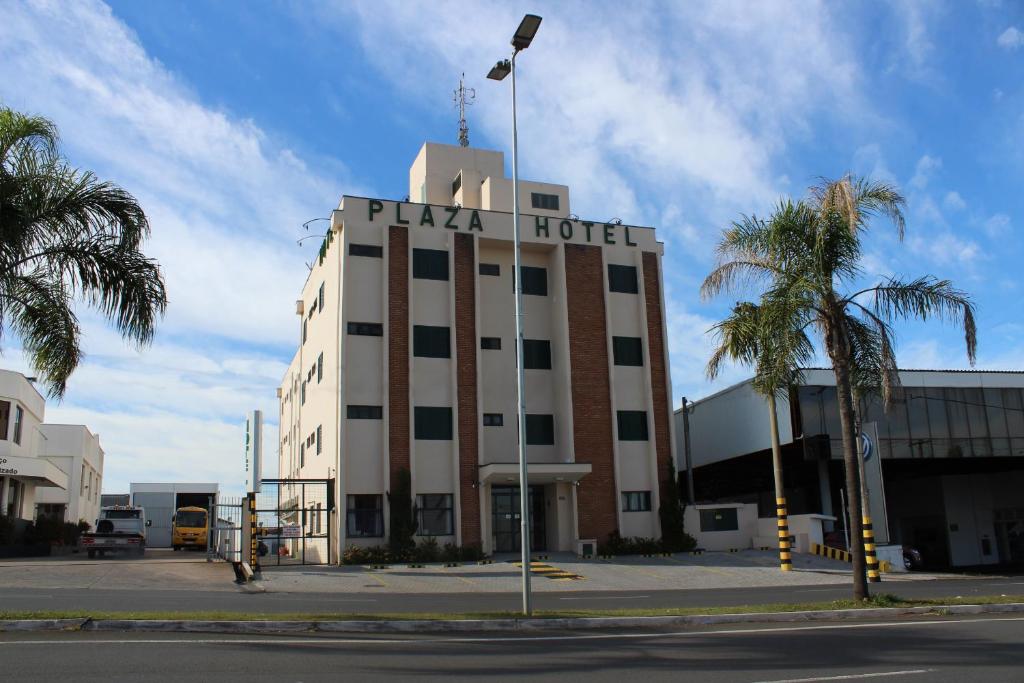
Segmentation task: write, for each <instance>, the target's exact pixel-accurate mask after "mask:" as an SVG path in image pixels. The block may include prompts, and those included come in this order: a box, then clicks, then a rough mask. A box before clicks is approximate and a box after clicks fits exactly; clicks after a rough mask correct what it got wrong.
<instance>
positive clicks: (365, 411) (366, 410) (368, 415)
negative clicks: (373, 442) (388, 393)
mask: <svg viewBox="0 0 1024 683" xmlns="http://www.w3.org/2000/svg"><path fill="white" fill-rule="evenodd" d="M345 419H347V420H383V419H384V406H369V405H359V404H352V403H350V404H348V405H347V406H346V407H345Z"/></svg>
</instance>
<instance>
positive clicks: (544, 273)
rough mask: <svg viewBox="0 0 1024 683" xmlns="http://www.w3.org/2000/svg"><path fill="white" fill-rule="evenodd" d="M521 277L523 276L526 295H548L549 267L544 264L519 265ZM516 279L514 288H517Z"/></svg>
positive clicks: (513, 283)
mask: <svg viewBox="0 0 1024 683" xmlns="http://www.w3.org/2000/svg"><path fill="white" fill-rule="evenodd" d="M519 271H520V277H522V278H523V295H524V296H527V295H528V296H547V295H548V269H547V268H545V267H543V266H519ZM515 284H516V283H515V281H513V282H512V289H513V291H514V290H515Z"/></svg>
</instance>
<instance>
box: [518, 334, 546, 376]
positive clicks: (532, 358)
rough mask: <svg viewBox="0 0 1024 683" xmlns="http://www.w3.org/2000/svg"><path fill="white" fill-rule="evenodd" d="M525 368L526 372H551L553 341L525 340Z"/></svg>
mask: <svg viewBox="0 0 1024 683" xmlns="http://www.w3.org/2000/svg"><path fill="white" fill-rule="evenodd" d="M523 368H524V369H526V370H550V369H551V341H550V340H548V339H524V340H523Z"/></svg>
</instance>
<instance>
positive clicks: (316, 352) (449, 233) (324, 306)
mask: <svg viewBox="0 0 1024 683" xmlns="http://www.w3.org/2000/svg"><path fill="white" fill-rule="evenodd" d="M504 163H505V162H504V156H503V154H502V153H500V152H494V151H487V150H480V149H473V148H468V147H455V146H449V145H441V144H432V143H427V144H425V145H424V146H423V147H422V149H421V150H420V152H419V154H418V156H417V157H416V160H415V161H414V163H413V165H412V167H411V169H410V172H409V195H410V197H411V198H413V200H412V201H401V202H398V201H390V200H383V199H367V198H363V197H351V196H346V197H344V198H343V199H342V200H341V203H340V205H339V207H338V208H337V209H336V210H335V211H334V212H333V213H332V215H331V225H330V229H329V231H328V233H327V235H326V238H325V241H324V244H323V246H322V247H321V250H320V254H319V256H318V258H317V259H316V260H315V261H314V263H313V264H312V267H311V270H310V274H309V278H308V280H307V281H306V284H305V286H304V288H303V290H302V295H301V299H300V300H299V301H298V302H297V303H296V313H297V315H298V317H297V320H296V337H297V341H298V350H297V352H296V354H295V357H294V360H293V361H292V363H291V367H290V368H289V370H288V373H287V375H286V376H285V377H284V379H283V381H282V384H281V386H280V388H279V390H278V395H279V397H280V425H281V428H280V444H279V448H280V451H279V453H280V462H279V472H280V474H281V476H282V477H284V478H290V479H330V480H332V481H333V482H334V485H335V486H336V487H337V488H336V493H335V499H336V500H337V501H338V506H337V507H338V510H337V512H336V513H335V514H333V515H332V521H331V528H332V534H333V535H334V538H333V541H334V543H335V545H334V547H335V548H337V547H339V546H347V545H349V544H353V543H355V544H361V545H377V544H381V543H384V542H386V537H387V530H388V528H389V526H388V525H389V519H388V517H389V513H388V505H387V501H388V494H389V493H390V492H391V491H392V487H393V486H394V485H395V483H396V482H397V481H398V479H399V477H402V476H404V473H405V472H408V474H409V476H410V478H411V489H412V490H411V494H412V496H413V498H414V501H415V505H416V509H417V511H418V532H417V533H418V534H419V535H420V536H421V537H428V536H431V537H434V538H436V539H437V540H438V542H439V543H441V544H444V543H448V542H450V543H456V544H459V545H479V546H480V547H482V549H483V550H484V551H485V552H488V553H491V552H505V551H514V550H516V549H517V548H518V546H519V521H518V519H519V502H518V501H519V497H518V496H519V488H518V484H519V477H518V468H517V465H516V462H517V452H516V443H517V440H516V432H517V417H516V416H517V409H516V360H515V359H516V355H515V318H514V267H513V258H514V249H513V244H514V242H513V220H512V214H511V213H510V212H511V210H512V181H511V180H510V179H508V178H506V177H505V175H504ZM520 202H521V206H520V209H521V211H522V213H523V218H522V240H523V268H522V274H521V278H522V286H523V293H524V297H523V299H524V321H525V343H524V356H525V358H524V365H525V373H526V413H527V417H526V432H527V449H528V459H529V463H530V474H529V481H528V486H529V497H530V506H531V510H532V511H533V512H532V539H533V546H534V549H535V550H550V551H556V550H564V551H568V550H579V548H580V544H581V543H586V542H589V543H593V542H594V541H601V540H604V539H606V538H607V537H608V536H609V535H610V534H612V533H613V532H616V531H618V532H619V533H621V534H622V535H623V536H653V537H657V536H660V528H659V519H658V513H657V510H658V505H659V500H660V498H661V495H662V494H661V489H662V487H663V486H665V485H666V484H667V482H668V478H669V475H668V472H669V464H670V462H671V461H672V459H673V457H674V453H673V451H674V445H673V438H672V429H673V425H672V420H671V409H670V404H669V396H670V384H669V374H668V358H667V343H666V339H665V324H664V320H665V313H664V302H663V298H662V296H663V295H662V291H663V287H662V272H661V258H662V245H661V244H660V243H659V242H657V240H656V237H655V231H654V230H653V229H652V228H644V227H635V226H628V225H623V224H621V222H619V221H615V222H614V223H611V222H609V223H605V222H594V221H585V220H580V219H578V218H577V217H576V216H574V215H572V214H571V213H570V204H569V189H568V188H567V187H565V186H563V185H552V184H548V183H536V182H528V181H520Z"/></svg>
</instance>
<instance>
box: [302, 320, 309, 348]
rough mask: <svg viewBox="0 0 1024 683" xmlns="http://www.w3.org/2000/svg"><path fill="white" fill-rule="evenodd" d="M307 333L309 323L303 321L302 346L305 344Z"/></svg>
mask: <svg viewBox="0 0 1024 683" xmlns="http://www.w3.org/2000/svg"><path fill="white" fill-rule="evenodd" d="M308 332H309V321H308V320H303V321H302V343H303V344H305V343H306V336H307V333H308Z"/></svg>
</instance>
